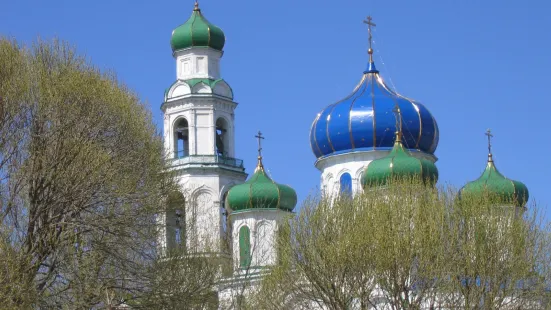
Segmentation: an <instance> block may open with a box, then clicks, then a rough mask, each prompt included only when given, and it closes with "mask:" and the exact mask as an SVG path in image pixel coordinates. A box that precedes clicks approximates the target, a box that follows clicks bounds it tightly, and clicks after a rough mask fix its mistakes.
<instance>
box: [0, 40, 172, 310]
mask: <svg viewBox="0 0 551 310" xmlns="http://www.w3.org/2000/svg"><path fill="white" fill-rule="evenodd" d="M0 103H1V105H0V118H1V122H0V179H1V182H0V225H1V226H0V227H1V230H0V234H1V240H2V241H3V243H2V248H1V251H2V255H1V256H2V260H4V261H5V260H9V264H8V265H7V266H13V263H14V262H15V263H16V265H18V266H19V267H18V268H16V269H11V267H8V268H9V270H8V268H5V269H4V270H3V271H2V272H0V276H2V278H1V279H0V280H1V281H3V285H1V286H0V298H1V300H2V301H3V302H8V304H13V305H19V307H22V305H25V304H27V301H25V300H22V298H23V297H21V295H19V293H18V292H20V291H21V290H17V289H14V288H17V287H19V288H22V289H24V290H27V289H29V288H32V291H33V293H32V294H31V295H30V296H33V297H35V298H36V299H34V300H33V301H31V303H33V304H35V305H36V306H37V307H46V308H62V307H63V306H64V305H71V306H70V307H71V308H93V307H102V306H105V305H106V299H109V300H114V301H115V302H121V301H122V300H125V301H129V300H130V301H131V300H132V299H133V298H137V297H138V296H140V293H141V292H142V291H144V290H146V289H147V288H148V283H147V279H148V276H147V274H145V270H148V268H147V267H149V266H150V265H151V264H152V262H153V261H154V260H155V243H156V229H157V227H156V225H155V221H154V218H153V215H154V214H155V213H156V212H158V211H159V207H160V202H161V201H162V198H163V197H164V196H166V193H167V192H168V191H169V190H171V187H172V179H171V176H170V174H168V173H163V171H165V161H164V157H163V144H162V139H161V137H160V136H159V134H158V133H157V131H156V129H155V126H154V125H153V123H152V120H151V115H150V113H149V111H148V109H147V107H146V106H145V105H144V104H143V103H142V102H140V100H139V99H138V97H137V96H136V95H135V94H134V93H132V92H131V91H130V90H128V89H127V88H126V87H125V86H124V85H122V84H121V83H119V82H118V81H117V80H116V78H115V76H114V75H113V74H106V73H101V72H100V71H99V70H98V69H97V68H96V67H94V66H93V65H91V64H90V63H89V62H87V61H86V60H85V59H84V58H83V57H81V56H78V55H77V54H76V52H75V50H74V48H72V47H70V46H68V45H67V44H65V43H60V42H57V41H55V42H52V43H45V42H38V43H36V44H35V45H34V46H33V47H32V48H24V47H21V46H19V45H18V44H17V43H16V42H14V41H10V40H6V39H0ZM14 283H15V284H14ZM12 284H13V285H12ZM106 296H114V297H113V298H107V297H106Z"/></svg>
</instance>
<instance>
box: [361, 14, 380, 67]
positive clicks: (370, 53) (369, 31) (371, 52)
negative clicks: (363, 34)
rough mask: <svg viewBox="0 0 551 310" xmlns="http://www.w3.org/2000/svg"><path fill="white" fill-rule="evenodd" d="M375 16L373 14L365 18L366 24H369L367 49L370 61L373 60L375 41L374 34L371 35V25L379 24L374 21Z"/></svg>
mask: <svg viewBox="0 0 551 310" xmlns="http://www.w3.org/2000/svg"><path fill="white" fill-rule="evenodd" d="M372 20H373V18H371V16H368V17H367V20H364V24H367V32H368V33H369V49H368V50H367V53H368V54H369V61H370V62H372V61H373V49H372V48H371V43H372V41H373V36H372V35H371V27H375V26H377V25H376V24H375V23H373V22H372Z"/></svg>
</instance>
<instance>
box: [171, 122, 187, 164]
mask: <svg viewBox="0 0 551 310" xmlns="http://www.w3.org/2000/svg"><path fill="white" fill-rule="evenodd" d="M186 156H189V124H188V121H187V119H185V118H182V119H180V120H179V121H178V122H177V123H176V126H174V158H182V157H186Z"/></svg>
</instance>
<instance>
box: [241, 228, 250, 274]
mask: <svg viewBox="0 0 551 310" xmlns="http://www.w3.org/2000/svg"><path fill="white" fill-rule="evenodd" d="M250 265H251V231H250V229H249V227H247V226H243V227H241V228H240V229H239V267H241V268H248V267H249V266H250Z"/></svg>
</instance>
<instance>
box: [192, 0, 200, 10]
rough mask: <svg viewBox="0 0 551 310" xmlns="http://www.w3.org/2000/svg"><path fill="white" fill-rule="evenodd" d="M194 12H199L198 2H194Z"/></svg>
mask: <svg viewBox="0 0 551 310" xmlns="http://www.w3.org/2000/svg"><path fill="white" fill-rule="evenodd" d="M193 10H194V11H197V12H201V9H200V8H199V1H197V0H195V7H194V8H193Z"/></svg>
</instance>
